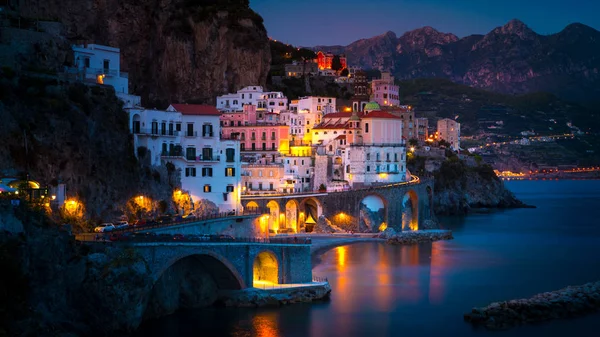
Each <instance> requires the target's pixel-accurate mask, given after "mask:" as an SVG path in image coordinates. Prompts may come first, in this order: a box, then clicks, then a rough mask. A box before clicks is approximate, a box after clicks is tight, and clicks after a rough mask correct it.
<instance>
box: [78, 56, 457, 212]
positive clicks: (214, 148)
mask: <svg viewBox="0 0 600 337" xmlns="http://www.w3.org/2000/svg"><path fill="white" fill-rule="evenodd" d="M73 50H74V52H75V60H76V65H77V66H76V68H77V69H78V71H79V72H80V73H82V76H85V78H86V79H88V80H92V81H95V82H96V83H100V84H110V85H113V86H114V87H115V90H116V92H117V95H118V96H119V97H120V98H121V99H122V100H123V101H124V102H125V105H124V107H125V109H126V111H127V112H128V113H129V125H130V129H131V133H132V134H133V140H134V146H135V150H136V155H138V156H140V157H141V156H142V155H141V154H142V153H143V158H144V159H145V160H147V161H149V164H151V165H164V164H167V163H171V164H172V165H173V166H174V167H175V169H176V170H177V171H178V172H179V173H180V176H181V184H182V189H183V190H186V191H188V192H189V194H190V196H191V197H192V200H194V201H197V200H199V199H207V200H210V201H212V202H214V203H215V204H216V205H217V206H218V207H219V209H220V210H221V211H229V210H238V209H239V208H240V207H241V196H242V195H246V194H285V193H302V192H313V191H322V190H326V191H341V190H349V189H353V188H361V187H364V186H370V185H373V184H390V183H397V182H403V181H407V180H410V179H411V178H410V173H409V172H408V170H407V169H406V141H407V140H408V139H411V138H417V137H418V138H424V139H426V138H427V127H428V125H427V119H422V118H415V115H414V111H413V110H412V108H411V107H408V106H400V104H399V97H398V86H397V85H395V84H394V79H393V77H392V76H390V75H389V74H385V73H384V75H383V76H382V78H381V79H379V80H374V81H373V82H371V83H369V82H368V81H367V77H366V74H365V73H364V72H362V71H359V72H356V74H355V77H354V79H355V81H354V83H353V86H354V91H355V95H354V97H353V98H352V102H351V106H349V107H345V108H343V109H338V107H337V102H336V99H335V98H334V97H315V96H309V97H300V98H299V99H297V100H291V101H290V100H288V98H287V97H285V96H284V94H283V93H282V92H273V91H266V90H265V89H264V88H263V87H261V86H247V87H245V88H242V89H240V90H238V91H237V92H235V93H229V94H225V95H222V96H219V97H217V98H216V106H211V105H198V104H171V105H170V106H169V107H168V108H167V109H165V110H157V109H149V108H145V107H142V106H141V104H140V99H139V97H138V96H135V95H130V94H129V92H128V89H127V88H128V85H127V83H128V79H127V76H126V75H124V73H121V72H120V68H119V50H118V49H116V48H110V47H104V46H99V45H87V46H75V47H74V48H73ZM319 55H320V56H321V57H320V58H319V62H318V65H319V67H321V64H323V66H324V67H327V66H330V57H329V56H328V55H323V54H322V53H321V54H319ZM344 61H345V59H344ZM339 110H342V111H339ZM452 127H453V126H452V125H450V124H448V125H447V126H446V129H444V130H452ZM448 132H450V131H442V132H441V133H440V134H441V135H443V136H446V134H447V133H448ZM450 137H454V136H450ZM456 137H458V136H456ZM456 142H458V139H457V140H456ZM457 144H458V143H457Z"/></svg>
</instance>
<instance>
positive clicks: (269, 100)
mask: <svg viewBox="0 0 600 337" xmlns="http://www.w3.org/2000/svg"><path fill="white" fill-rule="evenodd" d="M244 105H255V106H256V107H257V108H258V109H259V110H262V111H268V112H280V111H281V110H287V108H288V99H287V97H285V96H284V95H283V93H282V92H279V91H270V92H265V91H263V87H261V86H258V85H253V86H247V87H244V88H243V89H240V90H238V91H237V92H236V93H231V94H226V95H222V96H217V109H219V110H220V111H225V112H229V111H242V109H243V107H244Z"/></svg>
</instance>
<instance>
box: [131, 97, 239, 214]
mask: <svg viewBox="0 0 600 337" xmlns="http://www.w3.org/2000/svg"><path fill="white" fill-rule="evenodd" d="M128 110H129V116H130V127H131V131H132V133H133V134H134V146H135V149H136V154H137V155H139V154H141V152H143V151H142V150H141V148H145V149H146V150H145V152H146V154H147V155H148V154H149V155H150V161H151V164H152V165H159V164H162V163H166V162H171V163H172V164H173V165H174V166H175V168H176V169H177V170H178V171H180V174H181V186H182V189H183V190H186V191H188V192H189V193H190V196H191V197H192V200H194V201H197V200H200V199H207V200H210V201H212V202H214V203H215V204H216V205H217V206H218V207H219V209H220V210H222V211H229V210H236V209H238V207H239V205H240V196H241V192H242V191H241V161H240V143H239V141H237V140H234V139H224V140H221V139H220V120H219V117H220V115H221V113H220V112H219V111H218V110H217V109H216V108H215V107H213V106H207V105H194V104H172V105H171V106H169V107H168V108H167V109H166V110H165V111H160V110H146V109H128Z"/></svg>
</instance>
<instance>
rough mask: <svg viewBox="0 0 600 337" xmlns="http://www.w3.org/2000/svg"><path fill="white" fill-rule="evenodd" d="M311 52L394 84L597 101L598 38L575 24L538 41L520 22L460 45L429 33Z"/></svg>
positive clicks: (427, 30)
mask: <svg viewBox="0 0 600 337" xmlns="http://www.w3.org/2000/svg"><path fill="white" fill-rule="evenodd" d="M313 49H319V50H325V51H329V50H331V51H333V52H336V53H344V54H346V56H347V58H348V62H349V64H350V65H353V66H359V67H362V68H365V69H372V68H373V69H379V70H389V71H391V72H392V73H393V74H394V75H395V76H396V78H398V79H406V80H407V79H415V78H432V77H439V78H448V79H450V80H452V81H454V82H457V83H461V84H466V85H469V86H473V87H478V88H484V89H489V90H493V91H497V92H502V93H508V94H520V93H528V92H536V91H547V92H551V93H554V94H556V95H558V96H560V97H562V98H566V99H570V100H576V101H590V100H593V99H596V97H598V96H599V95H600V32H598V31H597V30H595V29H593V28H591V27H588V26H586V25H583V24H579V23H575V24H571V25H569V26H567V27H565V28H564V29H563V30H562V31H561V32H559V33H556V34H553V35H540V34H537V33H536V32H534V31H533V30H531V29H530V28H529V27H528V26H527V25H526V24H524V23H523V22H521V21H519V20H511V21H510V22H508V23H507V24H506V25H504V26H501V27H497V28H495V29H493V30H492V31H491V32H489V33H488V34H486V35H471V36H467V37H464V38H461V39H459V38H458V37H456V36H455V35H453V34H446V33H441V32H439V31H437V30H435V29H433V28H431V27H424V28H420V29H416V30H413V31H410V32H407V33H405V34H403V35H402V36H400V37H399V38H396V35H395V34H394V33H393V32H387V33H385V34H383V35H379V36H375V37H373V38H370V39H362V40H358V41H356V42H353V43H351V44H349V45H348V46H345V47H340V46H333V47H327V46H317V47H314V48H313Z"/></svg>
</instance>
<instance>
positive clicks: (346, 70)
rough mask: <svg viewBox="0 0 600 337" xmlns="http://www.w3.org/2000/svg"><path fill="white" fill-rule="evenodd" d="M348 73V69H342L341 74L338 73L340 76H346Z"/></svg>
mask: <svg viewBox="0 0 600 337" xmlns="http://www.w3.org/2000/svg"><path fill="white" fill-rule="evenodd" d="M349 73H350V71H348V68H344V70H342V72H341V73H340V76H344V77H346V76H348V74H349Z"/></svg>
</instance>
